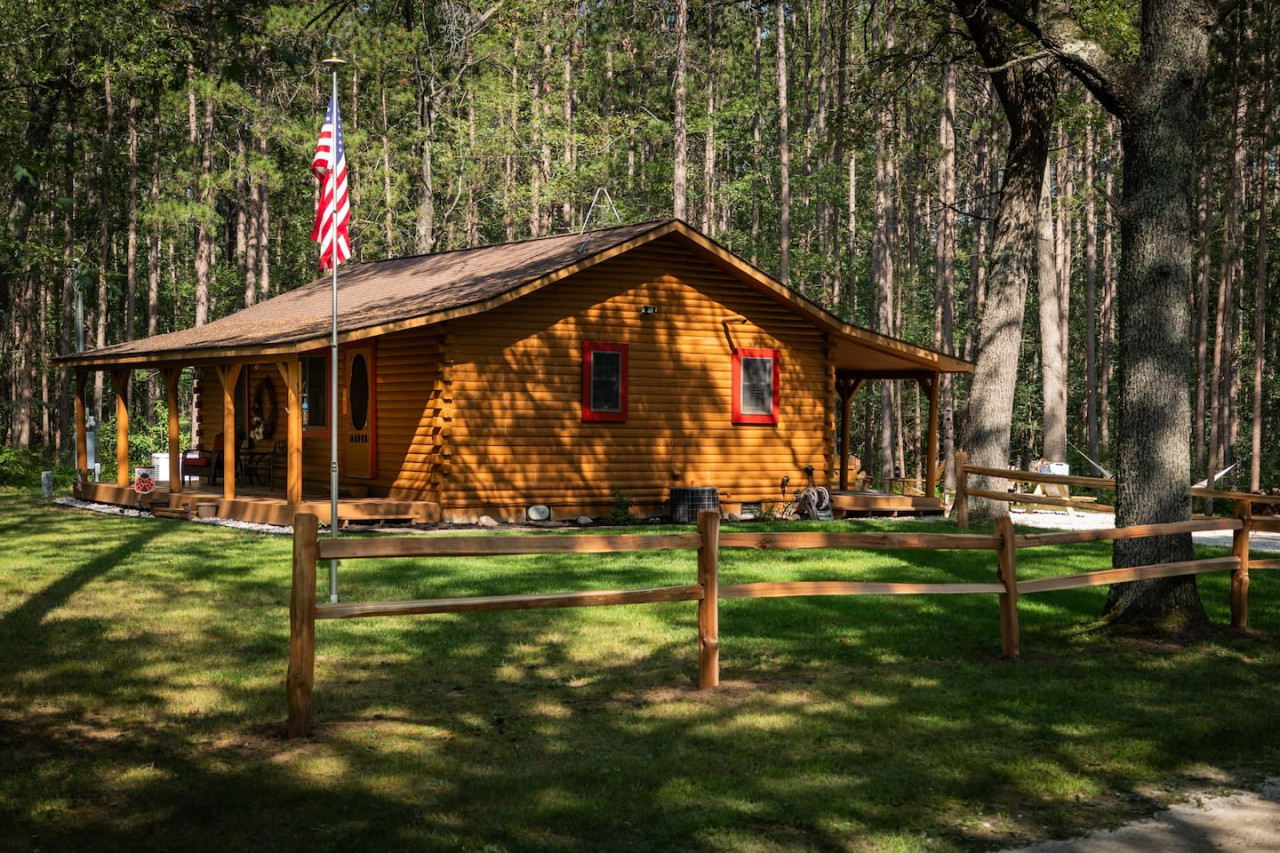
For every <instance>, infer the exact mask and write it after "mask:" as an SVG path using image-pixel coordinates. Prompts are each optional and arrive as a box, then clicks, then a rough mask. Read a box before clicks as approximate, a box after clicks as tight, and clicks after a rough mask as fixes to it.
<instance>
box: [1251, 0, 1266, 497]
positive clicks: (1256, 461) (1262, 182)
mask: <svg viewBox="0 0 1280 853" xmlns="http://www.w3.org/2000/svg"><path fill="white" fill-rule="evenodd" d="M1270 25H1271V5H1270V4H1268V5H1267V25H1266V30H1265V31H1266V32H1267V33H1270V32H1271V26H1270ZM1260 116H1261V122H1262V127H1261V128H1260V130H1259V140H1260V142H1261V145H1260V148H1261V149H1262V158H1261V159H1262V164H1261V167H1260V168H1259V169H1258V177H1257V181H1258V189H1257V197H1258V232H1257V233H1258V236H1257V241H1256V242H1257V249H1256V251H1257V253H1258V257H1257V261H1256V266H1255V267H1254V270H1255V272H1254V277H1253V281H1254V285H1253V287H1254V293H1253V417H1252V422H1251V426H1252V430H1251V432H1250V435H1249V448H1250V453H1249V490H1250V491H1253V492H1256V491H1259V490H1261V488H1262V420H1263V405H1262V396H1263V379H1264V374H1265V372H1266V352H1267V238H1268V236H1269V235H1270V232H1269V231H1268V230H1267V227H1268V226H1267V222H1268V216H1267V214H1268V210H1267V204H1268V197H1267V189H1268V187H1267V183H1268V181H1269V180H1270V173H1271V170H1270V169H1268V168H1267V161H1268V159H1269V158H1270V156H1271V146H1270V145H1269V144H1268V142H1269V140H1270V138H1271V135H1270V129H1271V48H1270V46H1267V47H1265V48H1263V58H1262V109H1261V112H1260Z"/></svg>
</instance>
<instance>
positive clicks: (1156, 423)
mask: <svg viewBox="0 0 1280 853" xmlns="http://www.w3.org/2000/svg"><path fill="white" fill-rule="evenodd" d="M1207 12H1208V10H1207V7H1206V5H1205V4H1204V3H1202V2H1199V0H1167V2H1164V3H1160V4H1155V3H1148V8H1147V9H1145V14H1144V15H1143V29H1142V51H1141V53H1140V55H1139V58H1138V60H1137V62H1138V68H1137V69H1135V71H1136V73H1134V74H1131V75H1129V77H1128V80H1129V82H1130V85H1131V87H1132V89H1131V90H1130V92H1129V97H1128V98H1127V99H1126V109H1125V111H1124V112H1125V114H1124V116H1123V118H1122V129H1123V138H1124V160H1123V165H1122V169H1123V185H1124V202H1123V209H1124V215H1125V220H1124V222H1125V226H1126V227H1125V228H1124V229H1123V230H1122V232H1121V252H1120V264H1121V272H1120V286H1119V291H1118V293H1117V301H1118V303H1119V315H1120V316H1119V323H1118V328H1119V346H1120V365H1119V367H1120V371H1119V372H1120V376H1119V380H1120V401H1119V402H1120V411H1119V423H1118V428H1119V433H1120V435H1122V436H1124V441H1122V442H1120V444H1119V446H1118V448H1117V455H1116V469H1117V470H1116V525H1117V526H1120V527H1125V526H1130V525H1138V524H1156V523H1161V522H1169V521H1184V520H1186V519H1188V518H1190V517H1191V500H1190V494H1189V492H1188V491H1187V486H1188V484H1189V483H1190V482H1191V466H1190V456H1189V453H1188V447H1189V441H1188V440H1189V438H1190V427H1191V411H1190V399H1189V397H1190V395H1189V392H1188V378H1189V377H1188V376H1187V368H1188V364H1187V362H1188V359H1187V354H1188V352H1190V343H1191V336H1190V325H1191V318H1190V310H1189V309H1190V305H1191V231H1192V222H1191V211H1192V183H1193V179H1194V175H1195V135H1196V128H1197V127H1198V125H1199V123H1200V118H1201V105H1202V99H1203V89H1204V80H1205V74H1206V70H1207V67H1208V50H1209V33H1210V30H1211V29H1212V18H1213V16H1212V15H1210V14H1208V13H1207ZM1113 553H1114V556H1113V562H1114V565H1115V566H1116V567H1117V568H1119V567H1123V566H1139V565H1147V564H1151V563H1167V562H1176V561H1179V560H1189V559H1191V556H1192V554H1191V535H1190V534H1181V535H1178V536H1162V537H1156V538H1146V539H1132V540H1124V541H1120V542H1116V543H1115V549H1114V552H1113ZM1104 612H1105V615H1106V616H1107V618H1109V619H1110V620H1112V621H1114V622H1125V623H1131V624H1132V623H1144V624H1151V623H1158V624H1163V625H1167V626H1179V627H1181V626H1189V625H1194V624H1200V623H1203V622H1204V621H1205V620H1206V617H1205V613H1204V608H1203V606H1202V605H1201V603H1200V596H1199V593H1198V591H1197V589H1196V581H1195V577H1194V576H1191V577H1181V578H1170V579H1161V580H1151V581H1138V582H1134V583H1128V584H1118V585H1116V586H1113V587H1111V589H1110V591H1109V593H1108V595H1107V603H1106V608H1105V611H1104Z"/></svg>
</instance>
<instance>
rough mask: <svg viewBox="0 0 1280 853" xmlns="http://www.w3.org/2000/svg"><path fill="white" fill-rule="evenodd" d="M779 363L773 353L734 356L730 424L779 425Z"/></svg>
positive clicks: (753, 351)
mask: <svg viewBox="0 0 1280 853" xmlns="http://www.w3.org/2000/svg"><path fill="white" fill-rule="evenodd" d="M780 376H781V374H780V372H779V359H778V351H777V350H776V349H738V350H734V352H733V422H734V423H735V424H776V423H777V422H778V385H779V377H780Z"/></svg>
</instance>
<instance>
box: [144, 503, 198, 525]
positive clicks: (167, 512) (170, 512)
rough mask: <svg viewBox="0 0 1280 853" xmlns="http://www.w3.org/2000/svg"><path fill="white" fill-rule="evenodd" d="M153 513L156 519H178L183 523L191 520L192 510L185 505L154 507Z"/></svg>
mask: <svg viewBox="0 0 1280 853" xmlns="http://www.w3.org/2000/svg"><path fill="white" fill-rule="evenodd" d="M151 512H152V513H154V514H155V516H156V518H178V519H182V520H183V521H190V520H191V510H190V509H188V508H187V507H186V506H185V505H183V506H153V507H152V508H151Z"/></svg>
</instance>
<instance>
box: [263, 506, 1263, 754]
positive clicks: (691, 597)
mask: <svg viewBox="0 0 1280 853" xmlns="http://www.w3.org/2000/svg"><path fill="white" fill-rule="evenodd" d="M1249 507H1250V505H1249V504H1248V502H1240V503H1238V504H1237V516H1236V517H1235V518H1229V519H1207V520H1201V521H1187V522H1177V523H1173V524H1153V525H1146V526H1143V527H1129V528H1121V529H1106V530H1079V531H1072V532H1067V533H1038V534H1018V533H1016V532H1015V531H1014V529H1013V524H1012V522H1011V521H1010V520H1009V519H1008V518H1007V517H1006V518H1003V519H1000V520H998V521H997V523H996V530H995V533H994V534H964V533H910V532H908V533H822V532H806V533H765V532H761V533H754V532H742V533H722V532H721V531H720V516H719V515H718V514H717V513H716V512H715V511H712V510H703V511H702V512H700V513H699V514H698V525H697V530H696V531H695V532H692V533H676V534H648V535H646V534H625V535H583V536H548V535H532V536H530V535H520V536H490V537H473V536H442V537H422V536H416V537H397V538H376V539H340V540H330V539H320V538H319V535H318V534H319V524H318V520H317V518H316V517H315V516H314V515H299V516H298V517H297V518H296V519H295V523H294V534H293V536H294V539H293V588H292V596H291V600H290V609H289V628H290V631H289V634H290V636H289V670H288V675H287V678H286V693H287V695H288V705H289V718H288V726H287V730H288V735H289V737H300V736H303V735H306V734H308V733H309V732H310V731H311V729H312V719H311V692H312V688H313V686H314V680H315V643H316V635H315V623H316V621H317V620H326V619H354V618H365V617H385V616H403V615H411V614H433V613H474V612H482V611H494V610H532V609H545V608H555V607H592V606H612V605H624V604H646V603H652V602H659V601H696V602H698V643H697V649H698V687H699V688H700V689H702V688H710V687H715V686H716V685H718V684H719V683H720V628H719V600H720V599H722V598H779V597H788V596H811V595H922V594H934V595H937V594H943V595H947V594H950V595H956V594H961V595H963V594H986V595H995V596H996V597H997V601H998V610H999V621H1000V641H1001V650H1002V652H1003V655H1004V656H1005V657H1007V658H1011V659H1016V658H1017V657H1018V656H1019V655H1020V654H1021V641H1020V638H1019V628H1018V598H1019V596H1020V595H1028V594H1035V593H1043V592H1052V591H1055V590H1064V589H1076V588H1080V587H1087V586H1097V585H1101V584H1112V583H1122V582H1125V581H1133V580H1146V579H1150V578H1159V577H1176V576H1180V575H1193V574H1202V573H1206V572H1220V571H1229V572H1231V624H1232V625H1233V626H1236V627H1241V628H1242V627H1245V626H1246V624H1247V622H1248V590H1249V571H1250V570H1251V569H1255V570H1256V569H1280V560H1263V561H1252V562H1251V561H1250V559H1249V536H1250V532H1251V531H1255V530H1263V531H1269V532H1277V533H1280V520H1278V519H1274V518H1254V517H1252V515H1251V512H1250V508H1249ZM1208 530H1218V531H1228V530H1229V531H1232V535H1233V546H1232V554H1231V556H1230V557H1216V558H1210V559H1204V560H1190V561H1186V562H1179V563H1165V564H1159V565H1150V566H1134V567H1129V568H1120V569H1112V568H1107V569H1103V570H1099V571H1094V572H1085V573H1081V574H1071V575H1060V576H1057V577H1047V578H1036V579H1032V580H1023V581H1020V580H1018V551H1019V550H1020V549H1023V548H1036V547H1044V546H1047V545H1067V544H1071V543H1083V542H1096V541H1103V540H1113V541H1114V540H1118V539H1134V538H1141V537H1146V536H1164V535H1169V534H1174V533H1191V532H1197V531H1208ZM721 548H750V549H758V550H770V551H772V550H797V549H813V548H827V549H848V550H912V549H917V550H983V551H992V552H994V553H995V555H996V574H995V581H994V582H993V583H929V584H921V583H886V582H876V581H847V580H830V581H764V582H757V583H743V584H731V585H726V586H721V585H720V582H719V554H720V549H721ZM629 551H690V552H695V553H696V555H697V559H696V565H697V569H696V582H695V583H690V584H686V585H683V586H670V587H653V588H644V589H622V590H587V591H582V592H551V593H539V594H528V595H490V596H475V597H467V598H437V599H426V600H416V601H379V602H350V603H338V604H330V603H320V602H317V600H316V567H317V564H318V562H319V561H320V560H328V559H331V558H336V559H367V558H373V557H384V558H385V557H399V558H412V557H490V556H505V555H516V554H526V555H528V554H535V555H536V554H571V553H577V554H583V553H595V554H599V553H617V552H629Z"/></svg>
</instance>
